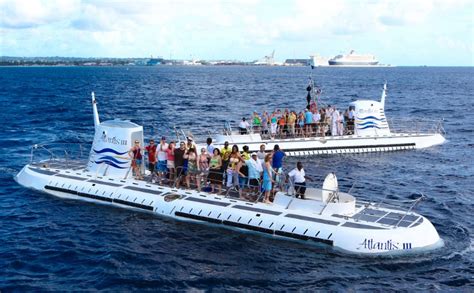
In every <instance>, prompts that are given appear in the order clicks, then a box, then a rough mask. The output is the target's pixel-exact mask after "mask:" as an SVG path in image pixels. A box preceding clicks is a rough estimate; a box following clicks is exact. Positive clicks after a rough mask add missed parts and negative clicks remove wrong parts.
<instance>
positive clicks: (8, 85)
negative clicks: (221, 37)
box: [0, 66, 474, 292]
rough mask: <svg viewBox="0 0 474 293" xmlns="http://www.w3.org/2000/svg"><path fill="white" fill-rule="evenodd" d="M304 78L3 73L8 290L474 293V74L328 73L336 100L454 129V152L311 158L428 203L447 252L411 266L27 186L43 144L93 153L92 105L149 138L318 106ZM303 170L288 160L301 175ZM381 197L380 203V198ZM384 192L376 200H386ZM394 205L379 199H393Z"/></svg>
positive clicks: (313, 164) (312, 166)
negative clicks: (27, 168)
mask: <svg viewBox="0 0 474 293" xmlns="http://www.w3.org/2000/svg"><path fill="white" fill-rule="evenodd" d="M309 74H310V70H309V69H308V68H302V67H294V68H288V67H171V66H170V67H168V66H157V67H140V68H138V67H136V68H135V67H130V68H126V67H116V68H107V67H104V68H94V67H64V68H62V67H36V68H35V67H32V68H22V67H17V68H0V103H1V117H2V120H3V124H2V131H1V132H0V138H1V139H0V145H1V149H2V152H3V155H2V156H0V166H1V172H0V291H1V290H4V291H6V292H7V291H12V290H18V291H25V290H29V291H33V290H35V291H37V290H55V291H63V290H96V289H98V290H101V289H108V290H114V291H116V290H120V291H123V290H130V289H136V290H147V289H148V290H156V289H161V290H179V291H181V290H193V289H213V290H219V291H220V290H278V291H281V290H297V289H300V290H307V291H314V290H335V291H339V290H341V291H342V290H344V291H345V290H356V291H359V290H369V291H382V290H384V291H385V290H387V289H393V290H403V291H408V290H410V291H412V290H429V291H436V290H442V291H456V292H459V291H466V292H467V291H471V292H472V290H474V286H473V281H474V280H473V276H474V267H473V263H474V256H473V249H474V241H473V240H474V236H473V235H474V229H473V224H472V223H473V221H474V208H473V207H474V205H473V204H474V199H473V194H474V184H473V183H474V182H473V180H472V178H473V174H474V167H473V157H474V156H473V155H474V154H473V146H474V136H473V130H474V117H473V111H474V102H473V95H474V68H430V67H419V68H410V67H395V68H365V69H364V68H318V69H315V70H313V76H314V78H315V79H316V82H317V84H319V85H321V87H322V88H323V100H324V101H325V102H327V103H329V104H335V105H338V106H339V108H342V107H345V106H346V105H347V104H348V103H349V102H350V101H353V100H355V99H360V98H368V99H378V98H379V97H380V93H381V88H382V84H383V82H384V81H387V82H388V98H387V101H386V114H387V116H388V117H389V118H390V117H394V118H397V117H398V118H403V117H407V116H409V117H414V118H426V119H444V127H445V130H446V132H447V134H446V137H447V139H448V142H447V143H445V144H444V145H441V146H437V147H433V148H430V149H426V150H421V151H406V152H394V153H386V154H365V155H339V156H321V157H312V158H304V159H303V160H304V163H305V169H306V171H307V173H313V174H316V175H320V176H323V175H324V174H326V173H327V172H329V171H335V172H336V174H337V175H338V177H340V178H344V177H353V178H359V179H361V180H363V181H370V182H374V183H376V184H378V185H377V186H379V187H376V188H375V189H374V188H369V187H368V188H367V190H371V191H372V192H373V197H374V199H379V198H380V197H382V195H381V194H382V193H383V192H382V190H381V189H383V188H384V186H396V188H395V190H396V194H393V197H394V198H398V199H401V200H403V199H410V198H412V194H413V193H414V192H415V191H418V192H423V193H424V194H425V195H426V196H427V197H428V199H427V200H425V201H423V202H422V203H421V205H419V206H418V207H417V209H416V211H417V212H419V213H421V214H423V215H425V216H427V217H428V218H429V219H430V220H431V221H432V222H433V224H434V225H435V226H436V228H437V229H438V232H439V233H440V236H441V237H442V238H443V239H444V241H445V246H444V247H443V248H440V249H438V250H435V251H431V252H428V253H422V254H417V255H412V256H410V257H369V258H367V257H358V256H352V255H347V254H343V253H341V252H338V251H335V250H333V249H332V248H330V247H326V246H308V245H306V244H305V243H303V242H295V241H283V240H277V239H273V238H271V237H265V236H260V235H256V234H249V233H239V232H235V231H231V230H224V229H218V228H212V227H209V226H206V225H199V224H190V223H183V222H178V221H174V220H170V219H164V218H160V217H155V216H152V215H148V214H141V213H137V212H133V211H128V210H124V209H116V208H111V207H105V206H101V205H94V204H87V203H83V202H78V201H70V200H62V199H58V198H55V197H53V196H49V195H46V194H42V193H39V192H36V191H32V190H27V189H24V188H22V187H21V186H19V185H17V184H16V183H15V181H14V180H13V175H14V174H15V173H16V172H18V171H19V170H20V169H21V167H22V166H23V165H25V164H26V163H28V160H29V151H30V147H31V145H32V144H34V143H56V142H85V143H86V142H89V141H91V139H92V135H93V121H92V112H91V106H90V92H91V91H95V93H96V96H97V99H98V101H99V111H100V114H101V119H102V120H105V119H110V118H114V117H119V118H124V119H130V120H132V121H134V122H137V123H139V124H142V125H144V127H145V132H146V134H147V136H148V137H152V136H153V137H155V138H156V137H158V136H160V135H161V134H169V133H170V130H171V128H172V127H173V126H174V125H182V126H185V127H187V126H206V125H222V123H223V121H225V120H229V119H230V120H238V119H239V118H240V117H242V116H243V115H248V114H249V113H250V112H251V111H253V110H254V109H255V110H262V109H267V110H270V109H274V108H275V107H290V108H294V109H300V108H302V107H304V105H305V101H306V100H305V95H306V91H305V88H306V85H307V78H308V76H309ZM296 160H297V159H292V158H288V159H287V160H286V162H285V166H287V168H290V167H291V166H293V165H294V164H295V162H296ZM377 188H378V189H377ZM374 191H375V192H374ZM378 192H380V194H379V193H378Z"/></svg>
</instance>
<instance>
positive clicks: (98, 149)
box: [87, 93, 144, 179]
mask: <svg viewBox="0 0 474 293" xmlns="http://www.w3.org/2000/svg"><path fill="white" fill-rule="evenodd" d="M92 109H93V112H94V127H95V134H94V141H93V143H92V147H91V150H90V153H89V161H88V163H87V170H88V171H90V172H96V174H97V175H100V176H111V177H119V178H124V179H125V178H131V177H132V171H131V159H130V156H129V155H128V151H129V150H130V148H131V147H132V146H133V145H134V142H135V141H139V142H140V144H141V146H143V126H140V125H138V124H135V123H133V122H130V121H128V120H120V119H114V120H108V121H104V122H100V120H99V113H98V111H97V103H96V99H95V95H94V93H92ZM142 162H143V161H142ZM142 164H143V163H142ZM142 170H144V168H143V166H142Z"/></svg>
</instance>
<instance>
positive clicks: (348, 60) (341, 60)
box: [328, 50, 379, 66]
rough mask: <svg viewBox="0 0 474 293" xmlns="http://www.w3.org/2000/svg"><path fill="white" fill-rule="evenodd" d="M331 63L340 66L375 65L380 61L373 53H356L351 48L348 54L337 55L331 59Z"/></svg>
mask: <svg viewBox="0 0 474 293" xmlns="http://www.w3.org/2000/svg"><path fill="white" fill-rule="evenodd" d="M328 63H329V65H339V66H374V65H378V63H379V61H378V60H377V59H376V58H375V56H374V55H371V54H355V53H354V50H351V51H350V52H349V54H347V55H337V56H336V57H334V58H332V59H329V61H328Z"/></svg>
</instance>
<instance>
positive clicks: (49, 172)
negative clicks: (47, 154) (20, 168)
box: [29, 167, 57, 175]
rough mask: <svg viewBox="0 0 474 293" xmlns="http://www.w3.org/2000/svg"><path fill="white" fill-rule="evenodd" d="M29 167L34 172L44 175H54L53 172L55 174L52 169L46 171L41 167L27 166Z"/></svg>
mask: <svg viewBox="0 0 474 293" xmlns="http://www.w3.org/2000/svg"><path fill="white" fill-rule="evenodd" d="M29 169H30V170H31V171H33V172H36V173H40V174H44V175H54V174H57V173H56V172H53V171H48V170H42V169H38V168H31V167H29Z"/></svg>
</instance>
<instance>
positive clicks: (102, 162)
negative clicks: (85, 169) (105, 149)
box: [94, 160, 128, 169]
mask: <svg viewBox="0 0 474 293" xmlns="http://www.w3.org/2000/svg"><path fill="white" fill-rule="evenodd" d="M94 163H96V164H107V165H109V166H112V167H114V168H117V169H127V168H128V167H121V166H118V165H116V164H115V163H114V162H111V161H107V160H102V161H94Z"/></svg>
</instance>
